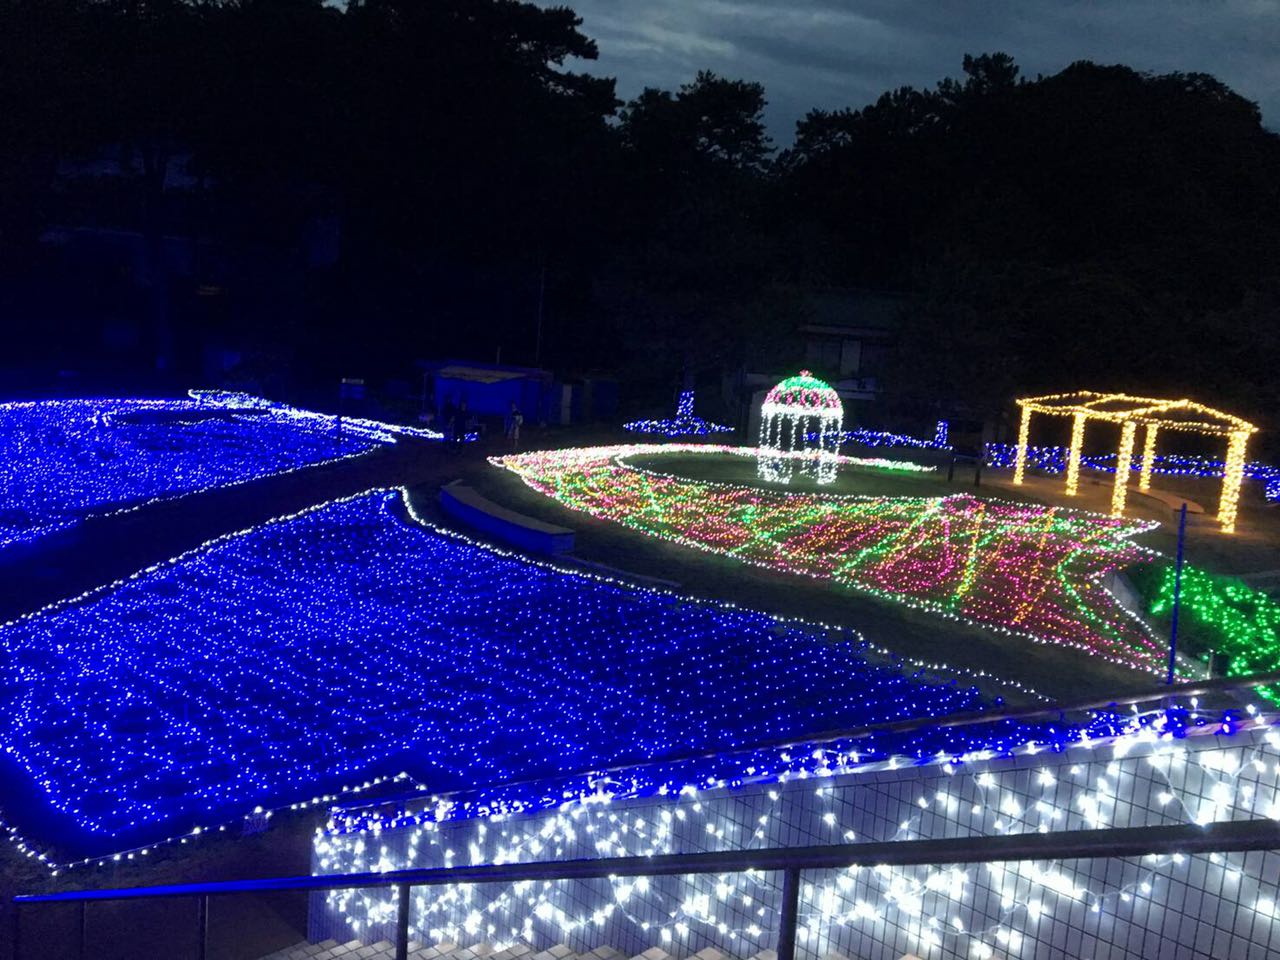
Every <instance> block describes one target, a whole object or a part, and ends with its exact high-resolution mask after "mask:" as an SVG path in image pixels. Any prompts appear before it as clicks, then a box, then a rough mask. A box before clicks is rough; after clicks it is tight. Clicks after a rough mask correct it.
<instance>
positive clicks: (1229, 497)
mask: <svg viewBox="0 0 1280 960" xmlns="http://www.w3.org/2000/svg"><path fill="white" fill-rule="evenodd" d="M1248 443H1249V431H1248V430H1236V431H1234V432H1232V434H1231V435H1230V437H1229V439H1228V440H1227V462H1226V463H1225V464H1223V469H1222V497H1221V499H1220V500H1219V501H1218V523H1220V524H1221V525H1222V532H1223V533H1234V532H1235V529H1236V508H1237V506H1238V505H1239V503H1240V484H1241V483H1243V482H1244V451H1245V447H1246V446H1247V445H1248Z"/></svg>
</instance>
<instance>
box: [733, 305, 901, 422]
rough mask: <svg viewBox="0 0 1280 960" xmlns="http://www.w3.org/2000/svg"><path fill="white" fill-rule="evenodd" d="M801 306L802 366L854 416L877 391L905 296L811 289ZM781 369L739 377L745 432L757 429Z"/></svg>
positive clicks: (752, 372)
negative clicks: (828, 387) (803, 313)
mask: <svg viewBox="0 0 1280 960" xmlns="http://www.w3.org/2000/svg"><path fill="white" fill-rule="evenodd" d="M805 307H806V314H807V318H806V321H805V322H804V323H802V324H801V325H800V326H799V327H798V328H797V330H796V333H797V334H798V337H797V339H798V340H799V341H800V344H802V345H803V357H804V366H805V367H807V368H808V369H810V370H812V371H813V372H814V374H815V375H816V376H819V377H821V378H822V379H824V380H826V381H827V382H829V383H830V384H831V386H832V388H833V389H834V390H835V391H836V393H837V394H838V395H839V397H840V400H841V401H842V402H843V403H844V406H845V410H846V411H847V412H849V413H850V414H851V420H852V422H856V420H857V416H856V413H855V411H856V409H857V407H858V405H859V404H868V403H873V402H874V401H876V400H877V399H879V397H880V394H881V390H882V386H881V379H882V377H883V376H884V373H885V370H886V368H887V366H888V361H889V357H890V354H891V352H892V350H893V344H894V340H895V338H896V336H897V331H898V322H899V319H900V318H901V316H902V313H903V311H904V310H905V309H906V298H905V297H903V296H902V295H900V294H894V293H881V292H873V291H865V290H833V291H826V292H823V293H818V294H813V295H811V296H810V297H808V298H807V300H806V304H805ZM797 346H799V344H797ZM783 372H784V371H782V370H774V369H768V370H754V371H748V372H747V373H746V374H745V376H744V377H743V378H742V381H741V386H740V389H741V390H742V391H743V394H740V397H739V399H740V402H742V403H744V404H745V405H746V408H747V411H748V414H747V415H748V417H749V419H748V421H747V429H746V435H747V436H749V437H754V436H757V435H758V434H759V432H760V408H761V405H762V404H763V403H764V398H765V395H766V394H767V393H768V391H769V389H770V388H771V387H772V386H773V385H774V384H775V383H777V382H778V380H779V379H780V378H781V376H782V374H783Z"/></svg>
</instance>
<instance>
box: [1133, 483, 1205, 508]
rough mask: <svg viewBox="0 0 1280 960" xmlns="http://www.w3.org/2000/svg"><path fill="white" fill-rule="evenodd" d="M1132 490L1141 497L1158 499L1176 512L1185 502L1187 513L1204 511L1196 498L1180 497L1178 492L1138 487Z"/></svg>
mask: <svg viewBox="0 0 1280 960" xmlns="http://www.w3.org/2000/svg"><path fill="white" fill-rule="evenodd" d="M1131 492H1132V493H1136V494H1137V495H1138V496H1140V497H1149V498H1150V499H1152V500H1158V501H1160V502H1161V503H1163V504H1164V505H1165V506H1166V507H1168V508H1169V509H1170V510H1172V511H1173V512H1174V513H1177V512H1178V511H1179V510H1181V509H1182V505H1183V504H1184V503H1185V504H1186V505H1187V513H1204V507H1202V506H1200V504H1198V503H1196V502H1195V501H1194V500H1188V499H1187V498H1186V497H1180V496H1178V494H1176V493H1166V492H1165V491H1163V490H1139V489H1137V488H1136V487H1135V488H1134V489H1133V490H1132V491H1131Z"/></svg>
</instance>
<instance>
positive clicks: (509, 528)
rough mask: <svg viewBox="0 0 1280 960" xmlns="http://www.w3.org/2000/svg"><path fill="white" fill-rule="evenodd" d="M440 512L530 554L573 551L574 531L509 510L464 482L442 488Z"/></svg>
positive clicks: (456, 481)
mask: <svg viewBox="0 0 1280 960" xmlns="http://www.w3.org/2000/svg"><path fill="white" fill-rule="evenodd" d="M440 509H441V510H443V511H444V513H445V515H446V516H448V517H451V518H452V519H454V520H457V521H458V522H459V523H463V524H466V525H467V526H469V527H473V528H474V529H476V530H479V531H480V532H482V533H486V534H488V535H489V536H491V537H493V538H494V539H495V540H499V541H501V542H502V543H506V544H510V545H511V546H513V547H518V548H519V549H521V550H526V551H528V552H530V553H545V554H553V555H554V554H558V553H568V552H570V551H571V550H573V531H572V530H569V529H568V528H566V527H557V526H556V525H555V524H553V523H544V522H543V521H541V520H537V519H534V518H533V517H527V516H525V515H524V514H523V513H516V512H515V511H514V510H508V509H507V508H506V507H504V506H502V505H501V504H497V503H494V502H493V501H492V500H490V499H489V498H488V497H485V496H483V495H482V494H480V493H478V492H477V491H476V490H474V489H473V488H471V487H468V486H467V485H466V484H464V483H463V482H462V481H461V480H455V481H453V483H450V484H448V485H447V486H444V487H441V488H440Z"/></svg>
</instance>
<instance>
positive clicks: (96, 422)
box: [0, 394, 378, 550]
mask: <svg viewBox="0 0 1280 960" xmlns="http://www.w3.org/2000/svg"><path fill="white" fill-rule="evenodd" d="M209 396H210V397H211V398H212V400H213V402H210V401H209V400H206V401H205V402H200V401H198V400H50V401H38V402H31V403H5V404H0V550H2V549H3V548H4V547H6V546H9V545H11V544H15V543H22V542H29V541H33V540H36V539H38V538H39V537H41V536H43V535H45V534H48V533H51V532H53V531H56V530H61V529H65V528H67V527H70V526H73V525H74V524H75V523H76V522H77V521H79V520H81V519H83V518H84V517H85V516H88V515H90V514H94V513H106V512H110V511H112V510H114V509H119V508H121V507H125V506H131V505H136V504H138V503H142V502H145V501H148V500H153V499H156V498H160V497H172V496H179V495H182V494H185V493H193V492H195V491H198V490H207V489H210V488H213V487H220V486H225V485H227V484H230V483H236V482H241V481H245V480H252V479H256V478H258V477H263V476H267V475H270V474H275V473H280V472H283V471H287V470H293V469H297V468H299V467H303V466H307V465H310V464H314V463H318V462H321V461H326V460H331V459H333V458H335V457H341V456H348V455H352V454H356V453H361V452H364V451H367V450H370V449H372V448H373V447H375V446H377V445H378V444H377V441H374V440H371V439H369V438H368V437H367V436H359V437H357V436H353V435H351V434H350V433H349V432H348V434H347V435H346V436H345V438H344V439H342V440H341V441H340V440H339V438H338V437H337V436H336V435H335V434H334V433H333V432H332V431H331V430H327V429H322V428H321V427H320V424H321V423H323V422H324V418H320V417H314V418H313V419H311V420H308V419H306V418H305V417H304V416H301V415H300V414H301V413H302V412H301V411H293V410H292V408H280V407H271V408H268V407H267V406H266V405H265V402H263V406H262V407H261V408H256V409H255V408H248V407H235V406H229V405H226V400H227V399H228V398H232V399H238V398H237V395H232V394H221V395H217V394H214V395H209ZM218 400H222V401H223V402H222V404H219V403H218V402H217V401H218ZM288 413H292V414H294V415H292V416H290V415H288Z"/></svg>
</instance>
